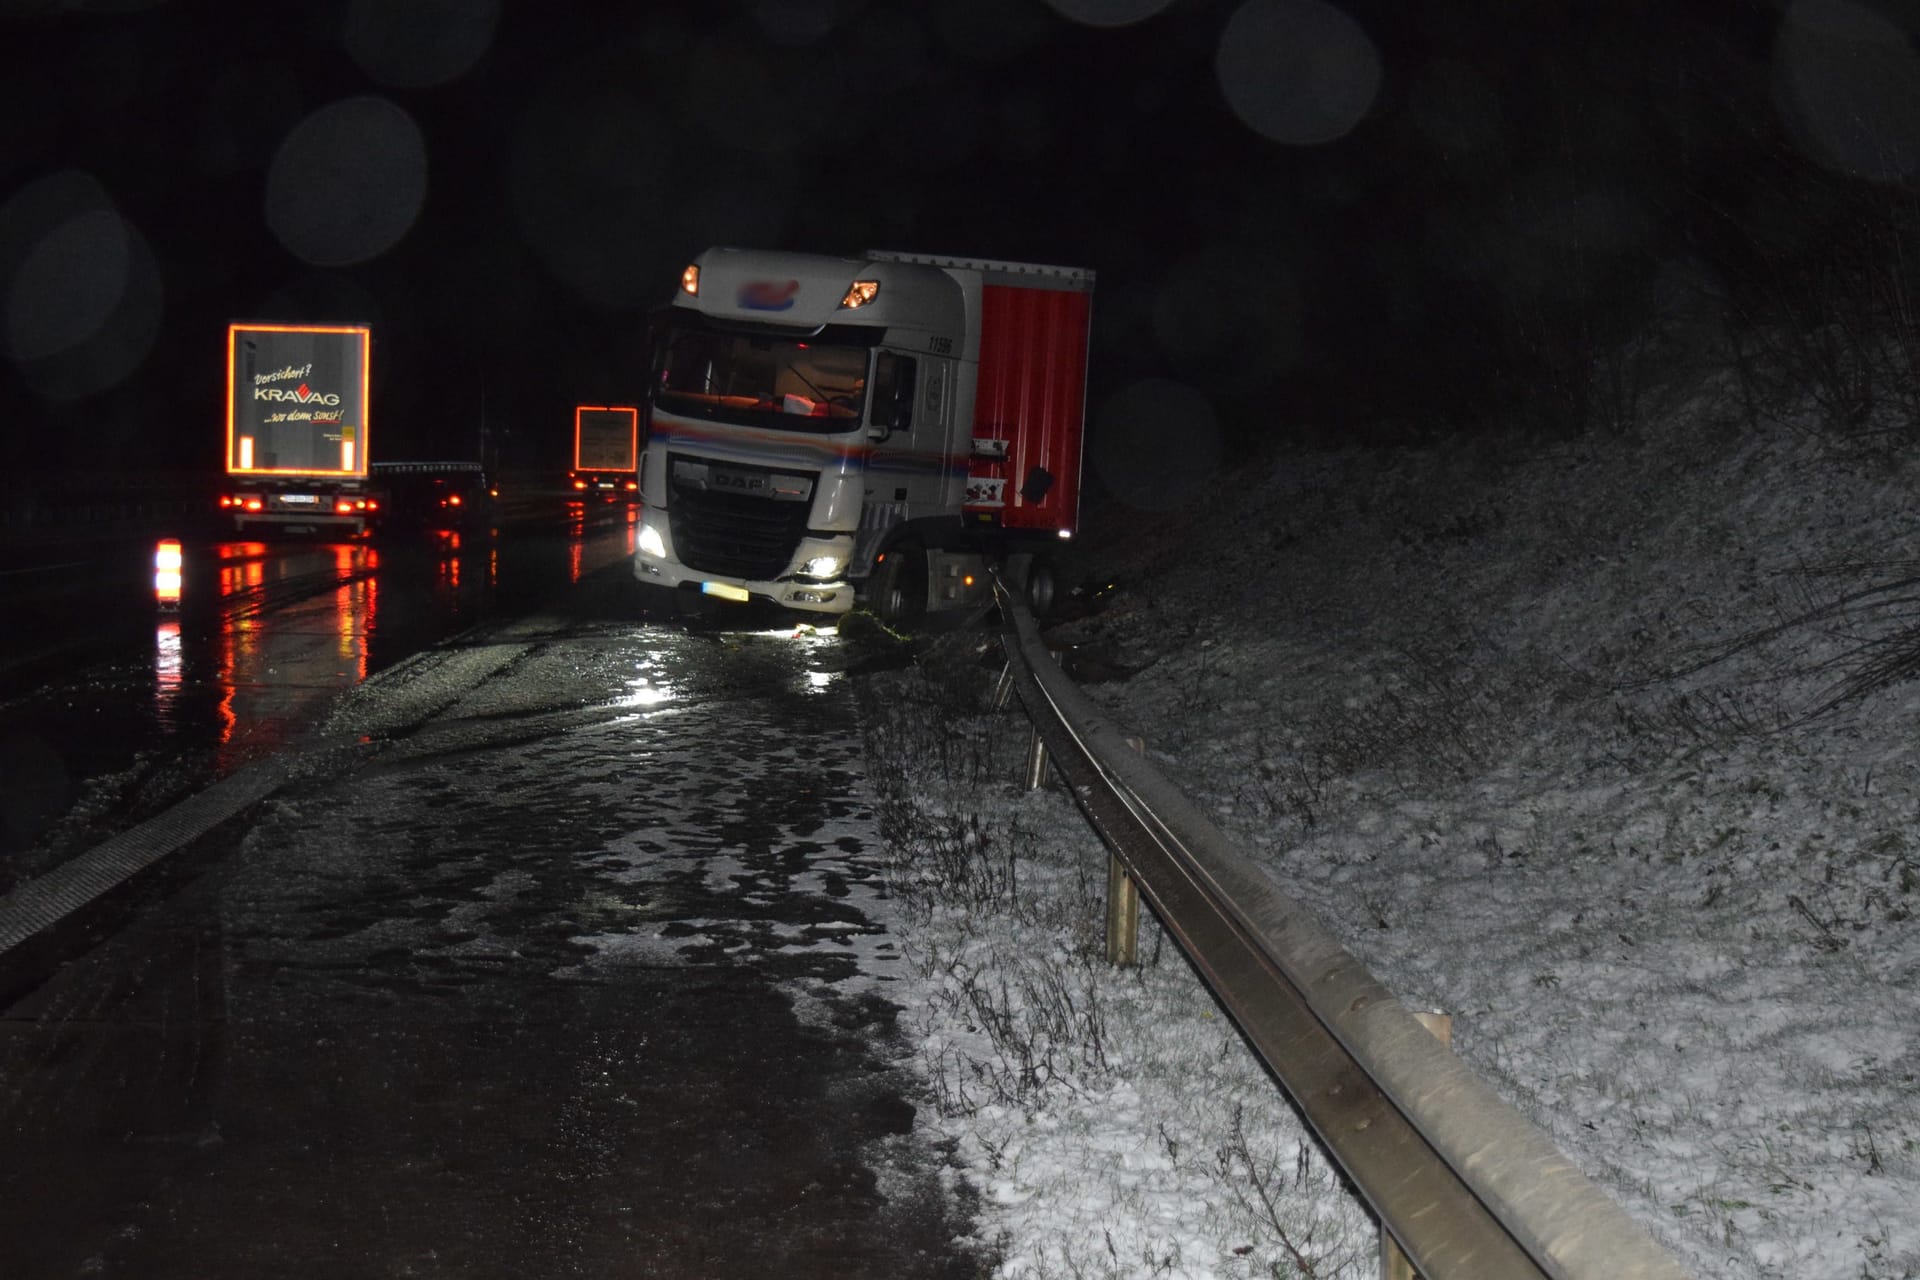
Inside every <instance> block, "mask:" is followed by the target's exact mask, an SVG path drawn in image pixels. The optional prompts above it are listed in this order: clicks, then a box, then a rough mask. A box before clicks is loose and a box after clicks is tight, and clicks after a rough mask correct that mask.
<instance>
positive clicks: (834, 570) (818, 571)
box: [800, 556, 846, 582]
mask: <svg viewBox="0 0 1920 1280" xmlns="http://www.w3.org/2000/svg"><path fill="white" fill-rule="evenodd" d="M845 567H846V562H845V561H843V560H841V558H840V557H839V556H814V557H813V558H812V559H810V560H807V561H804V562H803V563H802V564H801V565H800V576H801V577H802V578H818V579H820V580H821V581H823V582H824V581H826V580H828V579H830V578H837V577H839V576H840V571H841V570H842V569H843V568H845Z"/></svg>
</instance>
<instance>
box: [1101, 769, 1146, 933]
mask: <svg viewBox="0 0 1920 1280" xmlns="http://www.w3.org/2000/svg"><path fill="white" fill-rule="evenodd" d="M1127 745H1128V746H1130V747H1132V748H1133V749H1134V750H1135V751H1136V752H1139V753H1140V754H1142V755H1144V754H1146V750H1147V743H1146V740H1145V739H1144V738H1128V739H1127ZM1107 963H1108V964H1112V965H1120V966H1122V967H1126V968H1131V967H1132V966H1134V965H1137V964H1139V963H1140V886H1139V885H1137V884H1135V883H1134V882H1133V877H1132V876H1130V875H1128V874H1127V868H1126V864H1125V863H1123V862H1121V861H1120V859H1119V858H1117V857H1115V856H1114V855H1113V854H1108V855H1107Z"/></svg>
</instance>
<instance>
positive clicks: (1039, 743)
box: [1027, 727, 1047, 791]
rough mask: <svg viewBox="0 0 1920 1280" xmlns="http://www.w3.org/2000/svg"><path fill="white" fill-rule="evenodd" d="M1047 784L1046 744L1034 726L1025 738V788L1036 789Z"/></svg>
mask: <svg viewBox="0 0 1920 1280" xmlns="http://www.w3.org/2000/svg"><path fill="white" fill-rule="evenodd" d="M1046 785H1047V744H1046V743H1045V742H1044V741H1043V740H1042V739H1041V737H1040V730H1039V728H1038V727H1035V728H1034V730H1033V731H1032V733H1031V734H1030V735H1029V736H1028V738H1027V790H1029V791H1038V790H1039V789H1040V788H1041V787H1044V786H1046Z"/></svg>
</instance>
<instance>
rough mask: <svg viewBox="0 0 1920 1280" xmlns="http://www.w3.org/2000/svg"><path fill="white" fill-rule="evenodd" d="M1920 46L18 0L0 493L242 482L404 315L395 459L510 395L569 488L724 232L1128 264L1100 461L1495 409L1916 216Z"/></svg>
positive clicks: (1786, 32)
mask: <svg viewBox="0 0 1920 1280" xmlns="http://www.w3.org/2000/svg"><path fill="white" fill-rule="evenodd" d="M1074 14H1078V15H1082V16H1092V17H1095V18H1098V19H1100V20H1101V21H1102V22H1104V23H1106V24H1107V25H1096V24H1093V23H1088V22H1084V21H1077V20H1075V18H1074V17H1072V16H1069V15H1074ZM1131 15H1145V16H1140V17H1139V19H1138V20H1137V21H1133V22H1129V23H1124V24H1116V23H1115V20H1116V19H1117V18H1121V17H1127V16H1131ZM1911 17H1912V14H1911V13H1910V12H1909V10H1908V8H1907V7H1906V6H1891V7H1890V6H1888V5H1884V4H1879V3H1873V2H1870V0H1793V2H1792V3H1785V2H1783V3H1778V4H1763V3H1747V4H1739V3H1731V2H1723V3H1704V4H1691V5H1689V4H1679V3H1665V4H1640V3H1632V2H1630V0H1627V2H1622V3H1606V4H1600V3H1593V4H1577V5H1576V4H1564V3H1549V2H1542V3H1537V4H1534V3H1530V4H1525V5H1506V6H1489V5H1484V4H1480V3H1476V2H1474V0H1432V2H1431V3H1411V2H1409V3H1399V4H1392V3H1385V2H1383V0H1340V3H1338V4H1335V3H1332V2H1331V0H1180V2H1178V3H1174V4H1171V5H1160V4H1156V3H1154V0H1049V2H1043V0H951V2H950V3H936V2H932V0H922V2H917V3H916V2H910V0H784V2H781V3H774V2H773V0H757V2H756V0H687V2H684V3H645V4H642V3H624V4H614V3H608V4H566V3H560V2H554V3H541V4H534V3H524V4H511V5H508V4H499V3H490V2H487V0H408V2H402V0H365V2H363V3H346V2H341V3H325V4H321V3H314V4H295V3H288V4H261V3H245V4H209V3H188V2H186V0H175V2H172V3H169V2H166V0H159V2H155V3H141V2H140V0H117V2H100V3H93V4H85V3H72V2H68V3H61V2H60V0H0V291H4V301H5V307H6V311H5V326H6V327H5V331H4V334H0V337H4V339H5V344H4V349H5V357H6V358H5V361H4V364H0V414H3V415H4V418H3V419H0V431H4V440H3V442H0V461H4V462H6V463H8V464H10V465H13V466H22V465H26V466H33V465H42V466H44V465H61V466H85V465H94V464H99V465H104V466H110V467H127V466H150V465H173V466H184V467H203V466H204V467H206V468H208V469H214V468H217V466H218V457H219V436H220V430H221V428H220V422H219V413H220V409H219V404H220V394H221V379H222V373H223V370H222V366H221V358H222V354H221V353H222V342H223V327H224V325H225V323H226V322H227V321H228V320H229V319H237V318H248V319H293V318H304V319H339V320H364V321H367V322H370V323H372V324H373V325H375V326H376V343H377V348H376V352H377V354H376V360H377V366H376V406H375V417H374V424H375V425H374V430H375V432H376V437H375V439H376V446H375V452H376V453H377V454H379V455H380V456H382V457H385V458H396V457H401V456H438V455H446V454H452V453H459V452H463V451H465V452H470V451H471V449H472V441H473V440H474V439H475V438H476V434H477V428H478V424H479V422H480V418H481V414H482V412H483V407H484V413H485V415H486V420H487V421H488V423H489V424H490V425H491V426H492V427H493V429H494V430H495V431H496V432H498V433H500V439H502V440H503V441H504V450H505V460H506V461H508V462H509V463H513V464H519V465H540V466H545V465H549V464H551V465H554V466H564V465H565V455H566V448H567V446H566V440H567V433H568V430H569V424H570V421H571V418H570V407H571V406H572V405H573V404H574V403H577V402H580V401H585V400H597V399H602V398H605V399H630V398H632V397H633V396H634V395H635V393H636V390H637V384H638V381H639V378H638V369H637V366H636V363H635V362H636V359H637V355H638V351H639V340H638V335H639V333H640V331H641V329H642V326H643V324H644V316H645V313H646V311H647V309H648V308H649V307H651V306H653V305H656V304H658V303H659V302H662V301H664V300H665V298H666V297H667V296H668V294H669V292H670V289H671V286H672V283H673V281H674V279H675V278H676V277H677V275H678V271H679V268H680V266H681V265H682V264H683V263H684V262H685V261H687V260H688V259H689V258H690V257H692V256H693V255H694V254H695V253H697V252H698V251H699V250H700V249H702V248H704V247H706V246H708V245H710V244H722V243H736V244H745V245H756V246H769V247H787V248H796V249H813V250H824V251H832V252H849V251H857V250H859V249H862V248H865V247H890V248H903V249H917V250H928V251H941V252H950V253H955V254H963V255H969V256H986V257H1009V258H1022V259H1030V260H1038V261H1050V262H1064V263H1071V264H1074V265H1084V266H1091V267H1093V268H1095V269H1096V270H1097V271H1098V272H1099V273H1100V284H1099V289H1098V292H1097V294H1096V303H1095V311H1096V317H1097V318H1096V324H1097V332H1096V338H1095V348H1096V349H1095V352H1094V368H1093V373H1092V375H1091V377H1092V402H1093V405H1094V407H1095V410H1096V414H1095V419H1096V431H1097V430H1099V429H1100V425H1101V421H1102V415H1103V414H1105V415H1108V416H1111V417H1114V418H1115V419H1116V420H1120V419H1125V418H1126V417H1127V413H1126V411H1125V409H1124V408H1123V407H1115V406H1118V405H1123V403H1133V404H1135V405H1136V406H1137V405H1140V404H1146V405H1149V406H1165V407H1168V411H1180V409H1181V407H1182V406H1185V408H1186V409H1190V410H1192V411H1195V412H1198V413H1200V414H1202V415H1203V416H1210V417H1211V418H1212V419H1213V420H1214V421H1215V422H1217V424H1218V430H1219V433H1220V437H1221V439H1222V441H1223V445H1224V448H1225V449H1226V451H1227V452H1229V453H1232V452H1235V451H1244V450H1246V449H1249V448H1252V447H1255V446H1257V445H1258V444H1260V443H1264V442H1275V441H1278V442H1287V441H1303V440H1314V439H1325V438H1328V437H1330V436H1338V435H1342V434H1346V435H1351V436H1353V437H1354V438H1360V439H1371V438H1379V437H1380V436H1381V430H1382V429H1381V427H1380V425H1379V424H1381V423H1383V422H1402V423H1404V422H1409V421H1423V422H1431V421H1438V420H1443V419H1444V420H1454V421H1459V420H1464V419H1467V418H1470V417H1472V416H1473V415H1474V414H1476V413H1478V412H1482V411H1483V410H1485V409H1487V408H1490V407H1491V408H1497V407H1499V406H1501V405H1503V404H1507V403H1509V402H1511V401H1513V400H1514V399H1516V398H1518V397H1521V396H1523V395H1524V394H1525V393H1526V389H1527V388H1528V387H1529V386H1533V385H1536V384H1538V383H1539V382H1540V381H1541V380H1542V379H1543V378H1545V379H1550V378H1551V377H1553V376H1554V375H1555V373H1556V364H1564V363H1565V362H1566V361H1567V360H1568V358H1569V356H1568V353H1569V352H1580V351H1586V350H1589V349H1591V345H1592V344H1595V343H1600V342H1604V341H1609V340H1611V338H1612V337H1613V336H1615V335H1617V334H1619V333H1621V332H1624V331H1626V330H1627V329H1629V328H1631V327H1633V326H1636V325H1640V324H1644V323H1645V321H1646V319H1647V317H1648V316H1649V315H1650V314H1656V313H1657V314H1666V313H1669V312H1688V311H1689V309H1690V308H1691V309H1697V308H1698V307H1699V306H1701V305H1702V304H1703V302H1705V303H1711V305H1712V307H1722V306H1724V305H1725V304H1727V303H1728V301H1729V300H1732V301H1734V302H1739V301H1741V300H1742V299H1743V298H1747V297H1749V296H1751V295H1753V293H1754V291H1755V289H1756V287H1757V286H1756V285H1755V283H1754V281H1755V275H1754V273H1755V270H1756V268H1755V263H1756V262H1758V261H1761V260H1763V259H1766V255H1767V254H1769V253H1780V252H1785V253H1789V254H1791V253H1793V252H1798V251H1799V249H1798V248H1796V246H1800V247H1804V246H1805V245H1806V244H1808V243H1816V242H1817V241H1818V239H1819V237H1820V236H1821V234H1823V230H1824V229H1828V228H1830V227H1831V226H1832V225H1833V223H1834V221H1835V219H1838V218H1844V217H1848V216H1851V212H1850V211H1853V210H1855V209H1857V207H1858V205H1859V203H1860V202H1861V201H1867V202H1875V201H1878V202H1880V203H1882V204H1884V203H1886V202H1888V201H1889V200H1906V201H1907V202H1908V203H1911V199H1910V197H1911V194H1912V189H1911V185H1910V183H1909V182H1908V174H1909V172H1910V171H1911V170H1912V168H1913V164H1914V162H1915V161H1916V160H1920V73H1916V71H1915V68H1916V66H1920V62H1916V58H1915V54H1914V50H1913V47H1912V42H1911V39H1910V37H1909V34H1908V33H1909V32H1910V31H1911V30H1912V26H1911V22H1910V19H1911ZM1769 260H1770V259H1769ZM1762 292H1763V290H1762ZM1142 378H1152V379H1164V380H1167V381H1165V382H1156V383H1155V384H1154V385H1155V386H1156V387H1157V388H1158V389H1159V392H1160V395H1159V397H1158V398H1157V399H1156V398H1153V397H1148V398H1147V399H1146V400H1144V401H1131V402H1128V401H1126V397H1120V398H1119V399H1115V397H1116V396H1117V395H1118V393H1119V392H1121V391H1122V390H1124V389H1126V388H1128V387H1129V386H1131V385H1132V384H1133V383H1134V382H1135V381H1137V380H1139V379H1142ZM1169 383H1175V384H1179V385H1177V386H1169ZM1159 411H1160V409H1158V408H1150V409H1147V410H1141V409H1136V411H1135V416H1138V415H1139V414H1140V413H1147V414H1148V415H1149V416H1151V415H1152V413H1155V412H1159ZM1120 429H1121V428H1119V427H1116V428H1115V430H1120Z"/></svg>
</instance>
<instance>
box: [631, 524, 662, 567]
mask: <svg viewBox="0 0 1920 1280" xmlns="http://www.w3.org/2000/svg"><path fill="white" fill-rule="evenodd" d="M634 545H635V546H637V547H639V548H640V554H641V555H643V556H652V557H653V558H654V559H656V560H665V559H666V558H667V540H666V539H665V538H662V537H661V536H660V531H659V530H658V529H656V528H654V527H653V526H652V525H650V524H643V525H641V526H640V536H639V539H638V541H637V542H636V543H635V544H634Z"/></svg>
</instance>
